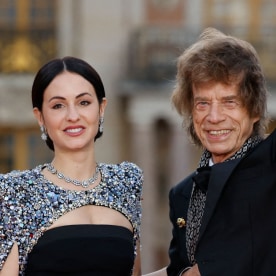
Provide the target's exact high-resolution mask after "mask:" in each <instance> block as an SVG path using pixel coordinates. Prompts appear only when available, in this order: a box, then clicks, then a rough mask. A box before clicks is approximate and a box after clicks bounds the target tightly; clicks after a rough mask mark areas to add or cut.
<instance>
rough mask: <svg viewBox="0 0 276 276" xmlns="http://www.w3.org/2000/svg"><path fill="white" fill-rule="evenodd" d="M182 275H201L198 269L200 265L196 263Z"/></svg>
mask: <svg viewBox="0 0 276 276" xmlns="http://www.w3.org/2000/svg"><path fill="white" fill-rule="evenodd" d="M182 276H200V272H199V270H198V265H197V264H195V265H194V266H192V267H191V268H190V269H189V270H187V271H185V272H184V273H182Z"/></svg>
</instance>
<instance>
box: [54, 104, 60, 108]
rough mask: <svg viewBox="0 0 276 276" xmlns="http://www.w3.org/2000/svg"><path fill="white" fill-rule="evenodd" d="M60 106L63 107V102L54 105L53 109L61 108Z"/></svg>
mask: <svg viewBox="0 0 276 276" xmlns="http://www.w3.org/2000/svg"><path fill="white" fill-rule="evenodd" d="M59 108H62V104H55V105H53V109H59Z"/></svg>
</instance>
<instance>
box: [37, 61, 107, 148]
mask: <svg viewBox="0 0 276 276" xmlns="http://www.w3.org/2000/svg"><path fill="white" fill-rule="evenodd" d="M64 71H68V72H72V73H76V74H79V75H81V76H82V77H84V78H85V79H86V80H87V81H89V82H90V83H91V84H92V85H93V87H94V89H95V92H96V95H97V99H98V102H99V104H101V103H102V100H103V98H104V97H105V89H104V85H103V82H102V80H101V77H100V76H99V74H98V73H97V71H96V70H95V69H94V68H93V67H92V66H91V65H90V64H88V63H87V62H85V61H84V60H81V59H79V58H75V57H69V56H68V57H64V58H62V59H53V60H51V61H49V62H47V63H46V64H45V65H43V66H42V67H41V68H40V70H39V71H38V72H37V74H36V76H35V79H34V82H33V86H32V103H33V107H36V108H38V109H39V110H40V111H42V104H43V96H44V91H45V89H46V88H47V87H48V85H49V84H50V83H51V81H52V80H53V79H54V78H55V77H56V76H57V75H59V74H61V73H62V72H64ZM101 135H102V132H100V131H98V133H97V135H96V136H95V138H94V140H96V139H97V138H99V137H101ZM46 144H47V145H48V147H49V148H50V149H51V150H53V151H54V144H53V141H52V140H51V138H50V137H49V136H47V140H46Z"/></svg>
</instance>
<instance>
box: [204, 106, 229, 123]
mask: <svg viewBox="0 0 276 276" xmlns="http://www.w3.org/2000/svg"><path fill="white" fill-rule="evenodd" d="M207 117H208V120H209V121H210V122H212V123H216V122H220V121H222V120H224V117H225V115H224V113H223V107H222V105H221V104H220V103H219V102H212V103H211V104H210V106H209V110H208V115H207Z"/></svg>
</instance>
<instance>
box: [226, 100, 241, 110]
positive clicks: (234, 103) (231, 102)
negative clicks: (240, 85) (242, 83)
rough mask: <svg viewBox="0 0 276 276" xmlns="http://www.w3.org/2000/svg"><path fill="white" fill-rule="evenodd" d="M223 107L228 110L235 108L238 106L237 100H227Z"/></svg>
mask: <svg viewBox="0 0 276 276" xmlns="http://www.w3.org/2000/svg"><path fill="white" fill-rule="evenodd" d="M223 105H224V106H225V107H227V108H234V107H236V106H237V105H238V102H237V101H235V100H227V101H224V102H223Z"/></svg>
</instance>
